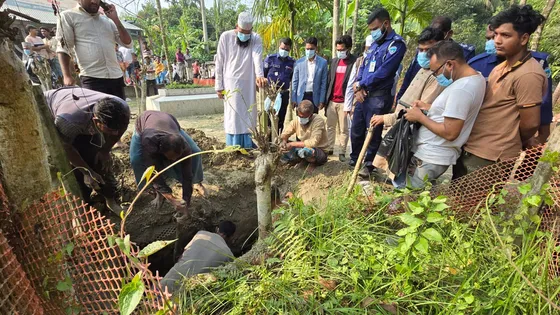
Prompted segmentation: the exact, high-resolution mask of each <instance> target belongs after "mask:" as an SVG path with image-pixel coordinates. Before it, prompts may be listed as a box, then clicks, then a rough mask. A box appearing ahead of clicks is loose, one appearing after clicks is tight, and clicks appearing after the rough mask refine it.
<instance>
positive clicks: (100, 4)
mask: <svg viewBox="0 0 560 315" xmlns="http://www.w3.org/2000/svg"><path fill="white" fill-rule="evenodd" d="M99 6H100V7H101V8H102V9H103V11H109V5H108V4H107V3H105V2H104V1H99Z"/></svg>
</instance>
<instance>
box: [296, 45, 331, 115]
mask: <svg viewBox="0 0 560 315" xmlns="http://www.w3.org/2000/svg"><path fill="white" fill-rule="evenodd" d="M317 43H318V41H317V38H315V37H310V38H308V39H307V40H306V41H305V56H304V57H302V58H300V59H299V60H298V61H296V65H295V69H294V76H293V78H292V104H293V105H294V107H295V106H297V105H299V104H300V103H301V102H302V101H303V100H308V101H310V102H311V103H313V105H314V106H315V107H314V108H315V109H314V112H315V113H318V112H319V109H323V108H324V107H325V100H326V94H327V75H328V69H327V68H328V65H327V60H325V58H323V57H321V56H318V55H317Z"/></svg>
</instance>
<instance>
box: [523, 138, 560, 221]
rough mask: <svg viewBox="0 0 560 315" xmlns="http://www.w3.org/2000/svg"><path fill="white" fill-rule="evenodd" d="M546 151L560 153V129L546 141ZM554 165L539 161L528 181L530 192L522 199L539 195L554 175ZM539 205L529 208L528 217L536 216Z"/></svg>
mask: <svg viewBox="0 0 560 315" xmlns="http://www.w3.org/2000/svg"><path fill="white" fill-rule="evenodd" d="M546 151H550V152H560V128H554V131H552V134H551V135H550V138H549V139H548V142H547V144H546ZM554 164H555V163H550V162H545V161H539V164H538V165H537V167H536V168H535V172H534V173H533V176H532V177H531V179H530V180H529V183H530V184H531V190H530V191H529V192H528V193H527V194H526V195H525V196H523V198H525V197H530V196H534V195H539V194H540V193H541V190H542V188H543V186H544V185H545V184H548V182H549V181H550V178H551V177H552V176H553V175H554V174H555V173H556V171H554V168H555V165H554ZM523 198H522V199H523ZM541 205H542V202H541ZM541 205H539V206H538V207H534V206H532V207H529V215H536V214H538V211H539V209H540V208H541ZM522 207H523V201H521V202H520V205H519V206H518V208H520V209H521V208H522ZM527 220H529V219H527Z"/></svg>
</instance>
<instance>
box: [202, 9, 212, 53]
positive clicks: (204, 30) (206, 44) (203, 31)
mask: <svg viewBox="0 0 560 315" xmlns="http://www.w3.org/2000/svg"><path fill="white" fill-rule="evenodd" d="M200 13H201V14H202V36H203V38H204V49H206V52H209V51H210V48H209V47H208V29H207V25H206V7H205V6H204V0H200Z"/></svg>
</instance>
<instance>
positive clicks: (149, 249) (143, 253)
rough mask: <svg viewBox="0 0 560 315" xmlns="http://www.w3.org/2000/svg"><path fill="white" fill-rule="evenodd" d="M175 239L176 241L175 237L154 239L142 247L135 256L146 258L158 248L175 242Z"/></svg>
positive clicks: (157, 250)
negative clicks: (172, 238)
mask: <svg viewBox="0 0 560 315" xmlns="http://www.w3.org/2000/svg"><path fill="white" fill-rule="evenodd" d="M175 241H177V239H174V240H172V241H155V242H152V243H150V244H148V245H146V247H144V248H143V249H142V250H141V251H140V252H139V253H138V255H136V257H138V258H148V256H150V255H153V254H155V253H157V252H159V251H160V250H162V249H163V248H165V247H166V246H167V245H169V244H173V243H175Z"/></svg>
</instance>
